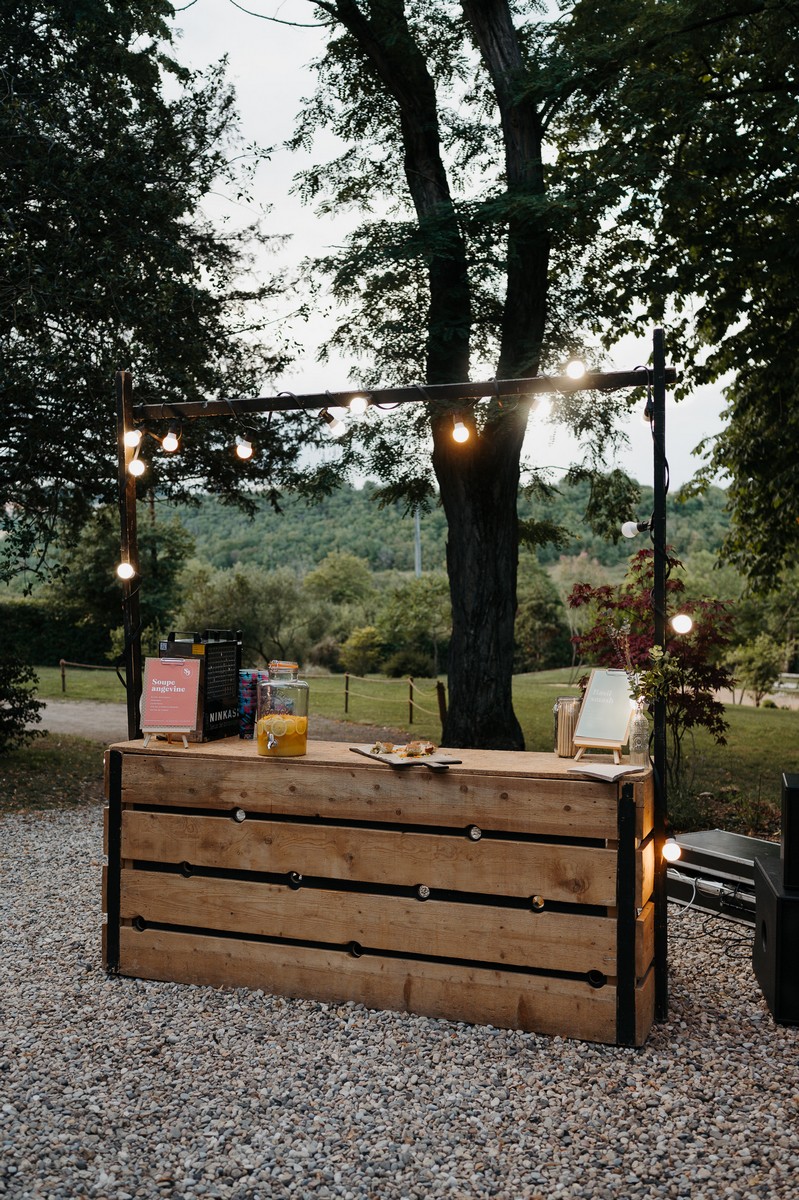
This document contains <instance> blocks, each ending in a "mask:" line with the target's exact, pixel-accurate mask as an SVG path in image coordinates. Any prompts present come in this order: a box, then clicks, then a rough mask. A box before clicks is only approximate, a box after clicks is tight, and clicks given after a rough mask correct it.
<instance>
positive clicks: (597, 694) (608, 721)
mask: <svg viewBox="0 0 799 1200" xmlns="http://www.w3.org/2000/svg"><path fill="white" fill-rule="evenodd" d="M632 715H633V699H632V696H631V695H630V681H629V679H628V678H627V672H626V671H614V670H613V669H612V668H603V669H600V668H595V669H594V670H593V671H592V672H591V675H590V677H589V680H588V686H587V688H586V689H585V695H584V696H583V703H582V705H581V707H580V715H579V717H578V718H577V725H576V727H575V730H574V744H575V746H577V747H578V750H577V754H576V755H575V760H576V759H578V758H580V757H581V756H582V754H583V753H584V752H585V751H586V750H588V749H596V750H612V751H613V758H614V760H615V761H616V762H621V748H622V746H624V745H626V743H627V741H628V740H629V737H630V721H631V720H632Z"/></svg>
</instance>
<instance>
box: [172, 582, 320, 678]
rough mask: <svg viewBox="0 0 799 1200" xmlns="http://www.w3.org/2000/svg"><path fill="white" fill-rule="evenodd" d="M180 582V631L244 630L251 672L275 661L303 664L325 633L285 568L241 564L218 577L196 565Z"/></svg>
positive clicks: (245, 658)
mask: <svg viewBox="0 0 799 1200" xmlns="http://www.w3.org/2000/svg"><path fill="white" fill-rule="evenodd" d="M181 582H182V588H183V597H184V598H183V603H182V605H181V608H180V611H179V613H178V617H177V621H178V624H179V626H180V628H181V629H203V628H206V627H209V628H223V629H229V628H236V629H240V630H241V632H242V660H243V662H245V665H247V666H262V665H264V664H266V663H268V662H269V661H270V659H273V658H278V659H289V660H296V661H297V662H302V661H303V660H304V659H305V657H306V655H307V652H308V648H309V646H310V645H311V644H312V643H313V642H314V641H316V640H318V638H319V637H320V636H321V634H322V632H323V629H324V627H323V625H321V624H320V623H319V621H318V610H317V609H316V608H314V607H313V606H312V604H311V603H310V601H309V598H308V597H307V596H306V594H305V592H304V590H303V587H302V583H301V581H300V579H299V578H298V576H297V575H296V574H295V573H294V572H293V571H291V570H289V569H288V568H287V567H284V568H281V569H280V570H277V571H263V570H261V569H260V568H259V567H249V566H242V565H241V564H238V565H237V566H235V567H233V568H232V570H229V571H214V570H212V568H210V567H209V566H208V565H207V564H205V563H196V562H195V563H191V564H189V567H188V568H187V570H186V571H185V573H184V575H183V577H182V581H181Z"/></svg>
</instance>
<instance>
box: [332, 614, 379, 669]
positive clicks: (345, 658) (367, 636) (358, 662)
mask: <svg viewBox="0 0 799 1200" xmlns="http://www.w3.org/2000/svg"><path fill="white" fill-rule="evenodd" d="M382 651H383V643H382V641H381V639H380V635H379V633H378V632H377V630H376V629H375V627H374V625H364V626H362V627H361V628H360V629H353V631H352V633H351V634H350V636H349V637H348V638H347V640H346V642H345V643H344V645H343V646H342V647H341V655H340V663H341V666H342V668H343V669H344V670H345V671H348V672H349V673H350V674H352V675H367V674H368V673H369V672H370V671H376V670H377V667H378V664H379V662H380V656H381V654H382Z"/></svg>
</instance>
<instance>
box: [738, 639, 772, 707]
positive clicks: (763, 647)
mask: <svg viewBox="0 0 799 1200" xmlns="http://www.w3.org/2000/svg"><path fill="white" fill-rule="evenodd" d="M726 661H727V664H728V665H729V667H730V670H731V671H732V672H733V674H734V675H735V679H736V682H737V683H738V685H739V687H740V688H741V689H742V691H747V692H751V693H752V696H753V697H754V701H755V707H756V708H759V707H760V702H761V700H762V699H763V697H764V696H765V695H766V694H767V693H768V692H770V691H771V689H772V688H773V687H774V684H775V683H776V682H777V680H778V679H779V677H780V673H781V671H782V670H783V669H784V667H785V655H784V647H783V646H782V645H781V644H780V643H779V642H777V641H775V640H774V638H773V637H771V636H770V635H769V634H768V633H759V634H758V635H757V637H756V638H754V639H753V640H752V641H751V642H746V643H745V644H744V645H742V646H733V647H732V649H731V650H730V651H729V652H728V654H727V657H726Z"/></svg>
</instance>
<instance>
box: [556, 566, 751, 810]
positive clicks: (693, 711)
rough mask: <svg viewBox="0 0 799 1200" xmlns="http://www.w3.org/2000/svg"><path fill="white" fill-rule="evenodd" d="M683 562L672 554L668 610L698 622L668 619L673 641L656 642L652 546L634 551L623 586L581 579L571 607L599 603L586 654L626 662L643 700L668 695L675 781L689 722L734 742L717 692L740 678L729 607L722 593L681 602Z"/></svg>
mask: <svg viewBox="0 0 799 1200" xmlns="http://www.w3.org/2000/svg"><path fill="white" fill-rule="evenodd" d="M680 569H682V564H681V563H680V562H679V560H678V559H676V558H671V557H667V579H666V607H667V616H671V615H673V614H674V613H676V612H677V611H680V612H685V613H687V614H688V615H689V616H690V617H691V618H692V619H693V627H692V629H691V631H690V632H689V633H687V634H682V635H680V634H676V633H673V632H672V629H671V626H670V625H669V624H668V623H667V625H666V629H667V636H666V644H665V646H656V645H655V636H654V622H653V606H652V589H653V582H654V563H653V552H652V551H651V550H640V551H639V552H638V553H637V554H635V555H634V556H633V557H632V558H631V559H630V564H629V567H628V570H627V575H626V577H625V579H624V582H623V583H621V584H620V585H619V586H617V587H613V586H611V585H609V584H605V585H603V586H601V587H591V585H590V584H587V583H578V584H576V585H575V586H574V587H573V588H572V591H571V593H570V595H569V597H568V603H569V606H570V607H571V608H581V607H583V606H584V605H589V604H593V605H594V609H595V613H596V619H595V621H594V624H593V625H592V626H591V628H590V629H588V630H587V631H586V632H585V633H584V634H581V635H577V636H576V637H575V638H574V639H573V641H574V642H575V644H576V646H577V648H578V651H579V653H580V656H581V657H582V658H583V659H584V661H586V662H591V663H593V664H594V665H596V666H600V667H616V668H621V669H622V670H626V671H627V673H628V676H630V682H631V691H632V692H633V694H634V695H635V696H636V697H638V698H639V700H642V701H645V702H647V703H651V701H653V700H654V699H655V698H656V697H658V696H662V697H665V700H666V734H667V748H666V750H667V752H666V773H667V776H668V779H669V783H670V784H672V785H673V786H675V787H677V786H679V783H680V779H681V772H682V768H683V766H684V758H683V739H684V738H685V735H686V733H687V732H688V731H689V730H691V729H695V728H697V727H700V728H702V729H707V731H708V732H709V733H710V734H711V735H712V737H713V738H714V739H715V741H716V742H717V743H718V745H720V746H723V745H725V744H726V740H727V739H726V737H725V734H726V732H727V729H728V724H727V721H726V720H725V717H724V705H723V704H722V703H721V701H719V700H717V699H716V693H717V692H719V691H720V690H722V689H723V688H731V687H732V684H733V678H732V676H731V674H730V672H729V670H728V669H727V667H726V666H725V665H724V663H723V662H722V654H723V652H724V649H725V648H726V646H727V645H728V643H729V640H730V624H731V617H730V614H729V612H728V610H727V607H726V605H725V604H723V603H722V602H721V601H719V600H691V601H684V602H681V600H680V597H681V594H682V592H683V591H684V590H685V585H684V583H683V582H682V580H681V579H679V578H675V576H674V572H675V571H677V570H680Z"/></svg>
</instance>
